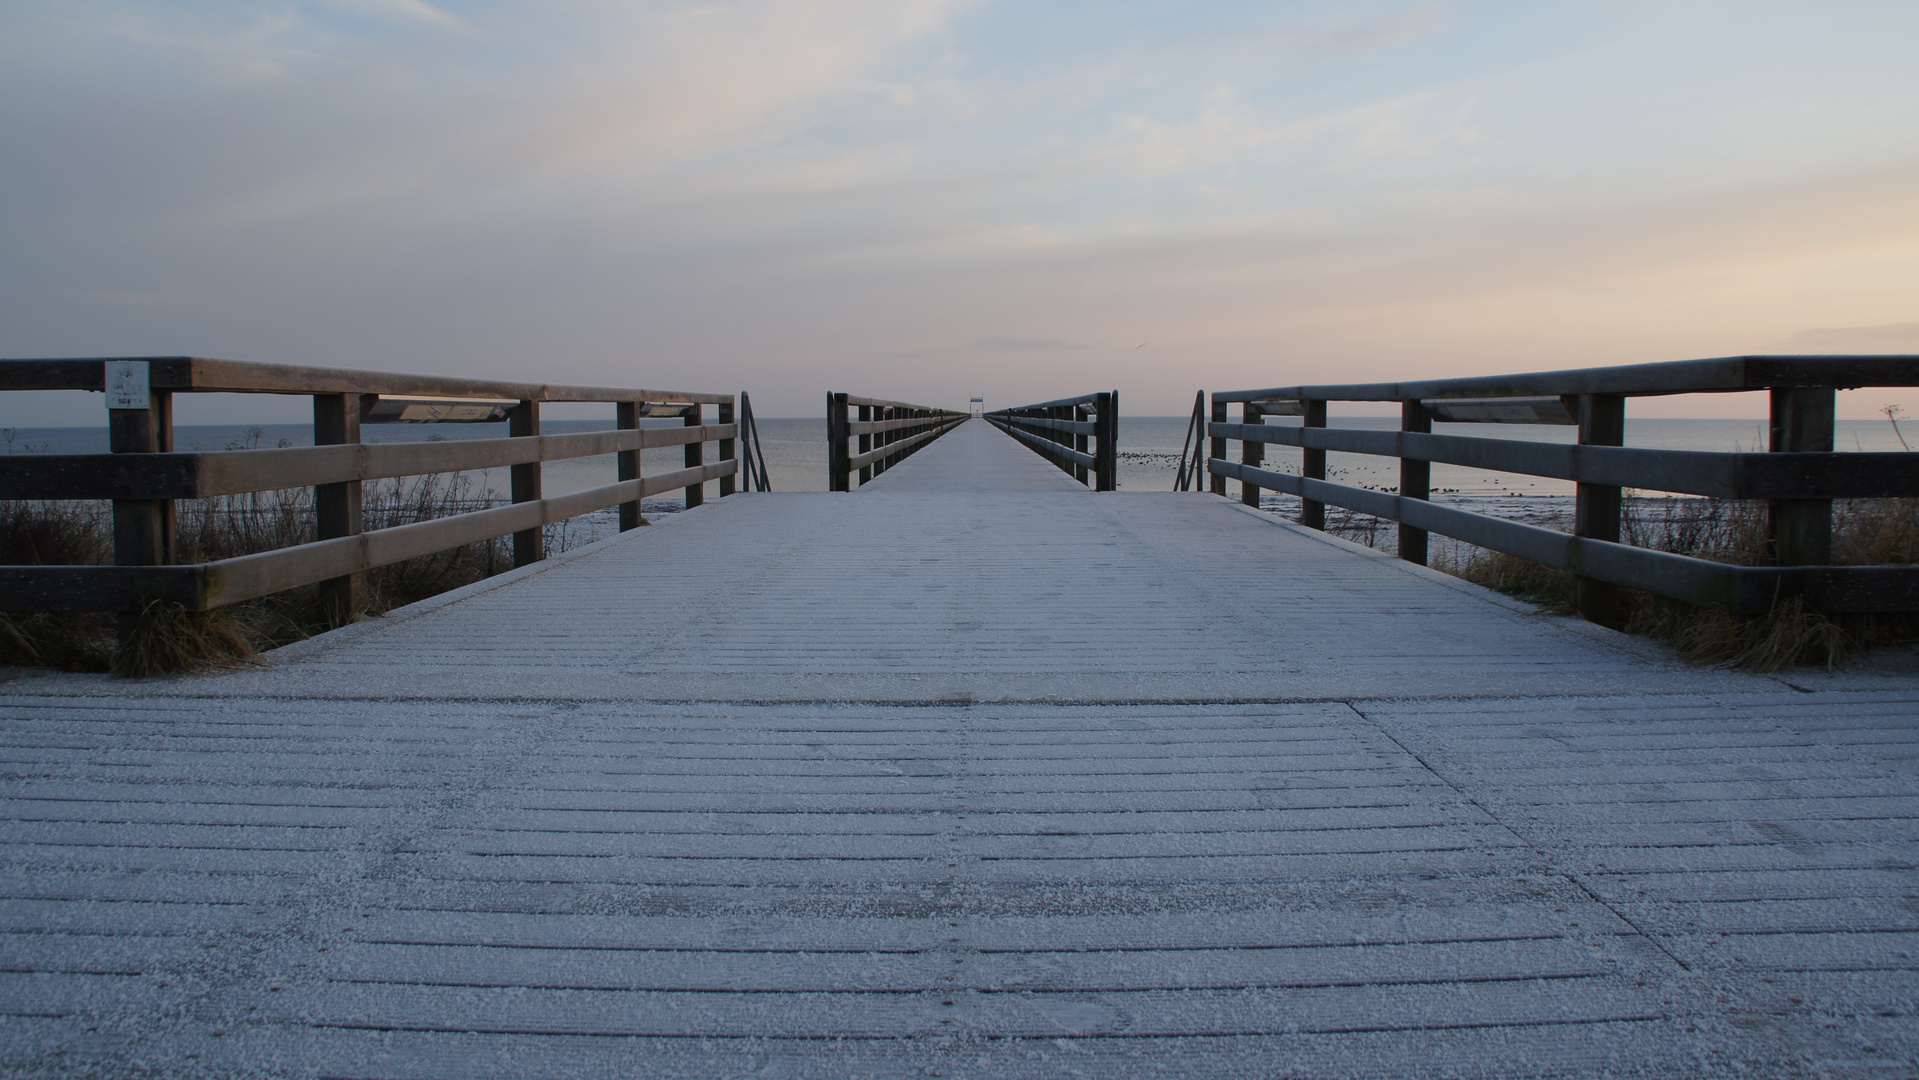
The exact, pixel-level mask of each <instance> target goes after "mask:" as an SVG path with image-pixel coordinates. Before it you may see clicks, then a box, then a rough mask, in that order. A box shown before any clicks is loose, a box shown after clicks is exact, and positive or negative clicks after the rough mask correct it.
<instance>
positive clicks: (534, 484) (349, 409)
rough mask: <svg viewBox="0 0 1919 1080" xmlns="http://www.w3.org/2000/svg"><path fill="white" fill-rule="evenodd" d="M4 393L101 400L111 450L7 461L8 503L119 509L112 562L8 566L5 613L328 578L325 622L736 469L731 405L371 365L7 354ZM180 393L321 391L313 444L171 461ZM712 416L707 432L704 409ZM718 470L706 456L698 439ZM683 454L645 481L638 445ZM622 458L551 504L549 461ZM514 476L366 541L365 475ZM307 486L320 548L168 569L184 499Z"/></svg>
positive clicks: (98, 606) (717, 399)
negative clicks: (602, 421) (376, 427)
mask: <svg viewBox="0 0 1919 1080" xmlns="http://www.w3.org/2000/svg"><path fill="white" fill-rule="evenodd" d="M0 390H92V391H95V392H101V391H105V392H106V393H107V398H108V400H107V405H108V409H107V421H108V433H109V445H110V448H111V451H112V452H111V453H108V454H73V455H13V456H5V457H0V499H53V500H80V499H111V500H112V501H113V532H114V541H113V554H114V565H112V566H4V567H0V607H3V608H4V610H10V611H121V612H134V611H139V610H140V609H141V608H142V607H143V606H144V605H145V604H147V603H148V602H151V601H153V600H169V601H174V602H177V603H179V604H181V605H183V606H185V607H186V608H188V609H191V610H206V609H210V608H216V607H221V606H223V605H227V604H233V603H237V602H239V601H243V600H251V599H254V598H256V597H261V596H266V595H268V594H270V593H276V592H281V591H283V590H286V589H292V588H297V587H299V586H303V585H312V584H316V583H317V584H320V585H321V586H322V588H323V590H324V592H325V596H324V603H325V606H326V608H327V610H328V613H329V618H330V619H331V620H332V621H333V622H335V623H338V622H342V621H345V620H347V619H349V618H351V617H352V614H353V613H354V612H355V611H356V610H357V609H358V607H359V606H360V589H361V575H362V574H363V573H364V572H365V571H367V570H369V569H372V568H374V567H377V566H385V565H388V564H391V563H396V562H401V561H404V560H407V559H412V558H417V557H419V556H422V555H429V554H433V553H435V552H440V551H445V550H448V549H452V548H458V547H464V546H466V545H468V544H474V543H478V542H481V541H485V540H491V539H494V538H497V537H502V536H506V535H508V534H512V536H513V558H514V563H515V565H520V566H524V565H526V564H528V563H532V562H535V561H537V560H539V559H540V558H542V557H543V544H542V535H541V533H542V529H543V527H544V526H546V525H548V524H551V523H553V522H557V521H562V520H565V519H567V518H571V517H576V516H578V515H581V514H586V513H591V512H592V511H595V510H600V509H604V508H606V507H610V506H618V507H619V508H620V528H621V529H623V530H624V529H631V528H635V527H637V526H639V525H642V524H644V523H645V521H644V519H643V518H642V517H641V513H640V500H641V499H644V498H646V497H648V496H651V495H657V494H659V493H661V492H666V491H671V490H673V489H676V488H680V489H684V491H685V493H686V502H687V505H688V506H689V507H692V506H698V505H699V504H700V502H701V499H702V497H703V493H704V489H705V485H706V483H707V482H709V481H713V480H718V481H719V492H720V494H721V495H722V496H725V495H730V494H732V493H733V489H734V480H733V478H734V475H735V472H736V471H737V468H738V466H737V463H736V462H735V461H734V440H735V438H736V436H737V434H738V432H737V428H736V426H735V424H734V422H733V419H734V418H733V397H732V395H730V394H700V393H687V392H683V391H674V390H643V389H628V388H615V387H597V386H550V385H545V384H538V383H517V382H499V381H491V380H482V379H455V378H443V377H439V376H431V375H400V374H389V373H383V372H372V371H346V370H335V369H330V368H310V367H290V366H283V365H277V364H256V363H242V362H234V361H227V360H204V359H199V358H195V357H159V358H136V359H112V360H6V361H0ZM182 393H248V394H301V395H312V397H313V436H314V439H313V441H314V443H315V445H314V446H310V447H290V448H281V449H272V450H224V451H214V452H209V453H175V452H174V451H173V396H174V395H175V394H182ZM544 402H611V403H613V405H614V407H615V413H616V419H615V422H616V425H617V430H610V431H589V432H582V433H579V434H570V435H541V434H540V405H541V404H542V403H544ZM709 405H711V406H716V407H717V412H718V415H717V417H716V418H715V422H714V423H708V422H706V419H705V418H704V411H705V408H706V407H707V406H709ZM648 416H652V417H656V418H657V417H664V416H676V417H680V418H682V419H683V421H684V423H683V424H682V426H680V427H677V428H671V427H669V428H661V427H650V428H642V427H641V425H640V421H641V419H642V418H644V417H648ZM499 419H504V420H505V421H506V422H507V425H508V437H507V438H503V439H469V440H446V441H433V442H423V443H384V444H381V443H362V442H361V441H360V426H361V424H362V423H378V422H382V421H387V420H392V421H399V422H409V421H433V420H440V421H450V422H460V421H468V422H471V421H484V420H499ZM709 442H718V443H719V453H718V456H719V460H718V461H713V462H708V461H705V460H704V459H705V451H704V447H705V444H706V443H709ZM682 445H683V446H684V447H685V448H686V455H685V467H684V468H681V469H678V470H675V471H673V472H669V473H665V474H662V475H658V476H649V477H642V476H641V475H640V451H641V450H642V449H645V448H649V447H664V446H682ZM601 454H615V455H617V462H618V468H619V482H618V483H615V484H609V485H606V486H604V487H596V488H592V489H590V490H587V491H578V492H574V493H572V494H568V495H559V496H554V497H551V498H546V497H543V496H542V493H541V477H540V465H541V463H542V462H546V461H557V460H561V459H565V458H577V457H591V456H597V455H601ZM503 466H504V467H509V468H510V469H511V482H512V500H513V501H512V504H511V505H505V506H498V507H493V508H490V509H486V510H479V511H474V512H471V513H463V514H455V515H452V516H449V517H444V518H438V519H435V520H432V521H422V522H417V523H415V524H410V525H401V526H395V527H393V528H386V529H378V530H374V531H371V532H363V531H362V529H361V485H362V483H363V482H365V481H368V480H377V479H383V478H387V477H397V476H414V475H420V474H426V473H446V472H459V471H463V470H474V469H490V468H499V467H503ZM295 487H312V488H313V493H314V506H315V509H316V511H317V514H316V516H317V518H318V522H317V524H318V530H317V531H318V537H319V538H318V539H317V540H316V541H314V542H312V543H306V544H298V545H295V546H292V547H286V548H280V549H278V550H274V551H266V552H260V553H257V554H249V555H241V556H237V557H234V558H227V559H220V560H218V561H215V562H206V563H199V564H195V565H173V563H174V559H175V551H174V542H173V532H174V507H173V503H174V500H176V499H204V498H210V497H214V496H221V495H234V494H242V493H246V492H257V491H273V490H279V489H285V488H295Z"/></svg>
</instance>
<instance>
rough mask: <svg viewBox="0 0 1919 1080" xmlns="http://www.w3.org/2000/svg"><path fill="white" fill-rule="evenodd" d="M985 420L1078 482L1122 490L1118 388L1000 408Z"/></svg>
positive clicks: (1103, 488)
mask: <svg viewBox="0 0 1919 1080" xmlns="http://www.w3.org/2000/svg"><path fill="white" fill-rule="evenodd" d="M986 419H987V420H989V421H991V422H992V423H993V425H994V426H996V427H998V428H999V429H1000V430H1001V431H1004V432H1006V433H1007V434H1008V435H1011V436H1012V437H1013V438H1015V439H1018V440H1019V441H1020V442H1022V443H1024V444H1026V446H1027V448H1028V449H1030V450H1032V451H1033V452H1034V453H1036V454H1038V455H1039V456H1041V457H1043V458H1045V459H1046V460H1048V461H1050V462H1052V463H1053V464H1055V465H1057V466H1059V467H1060V469H1061V470H1062V471H1064V472H1065V473H1066V474H1067V475H1068V476H1071V477H1072V478H1073V479H1075V480H1078V481H1079V482H1080V483H1082V484H1086V485H1087V486H1089V487H1092V488H1094V489H1095V490H1097V491H1117V490H1119V468H1118V465H1119V445H1118V444H1119V391H1117V390H1108V391H1102V392H1100V393H1096V394H1081V395H1080V396H1079V397H1071V398H1060V399H1059V400H1057V401H1042V402H1038V403H1036V404H1033V405H1020V406H1017V407H1014V408H1011V409H996V410H994V411H993V412H989V413H987V414H986Z"/></svg>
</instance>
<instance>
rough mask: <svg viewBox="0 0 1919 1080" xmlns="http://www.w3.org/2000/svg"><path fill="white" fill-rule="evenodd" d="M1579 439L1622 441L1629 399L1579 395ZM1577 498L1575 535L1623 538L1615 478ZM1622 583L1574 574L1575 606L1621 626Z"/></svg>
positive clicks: (1590, 617)
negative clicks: (1613, 483)
mask: <svg viewBox="0 0 1919 1080" xmlns="http://www.w3.org/2000/svg"><path fill="white" fill-rule="evenodd" d="M1578 419H1579V445H1581V446H1623V445H1625V442H1626V399H1625V398H1623V397H1620V396H1618V395H1616V394H1581V395H1579V418H1578ZM1576 491H1577V494H1576V496H1575V498H1574V503H1573V535H1574V536H1578V537H1583V538H1585V539H1588V540H1604V541H1606V542H1608V543H1613V544H1616V543H1618V542H1619V521H1620V509H1621V501H1620V489H1619V488H1617V487H1615V486H1613V485H1610V484H1580V485H1578V487H1577V488H1576ZM1621 600H1622V597H1621V595H1620V591H1619V586H1617V585H1614V584H1612V583H1611V582H1607V581H1600V580H1598V579H1596V578H1589V577H1583V576H1578V575H1575V576H1574V578H1573V607H1574V608H1576V609H1577V610H1578V611H1579V614H1580V615H1581V616H1583V617H1584V618H1585V619H1586V620H1587V621H1588V622H1595V623H1598V624H1599V625H1601V626H1609V627H1611V628H1613V629H1614V630H1618V629H1620V628H1621V627H1623V626H1625V624H1626V612H1625V606H1624V605H1623V604H1622V603H1621Z"/></svg>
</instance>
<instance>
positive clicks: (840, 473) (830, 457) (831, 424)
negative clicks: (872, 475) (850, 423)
mask: <svg viewBox="0 0 1919 1080" xmlns="http://www.w3.org/2000/svg"><path fill="white" fill-rule="evenodd" d="M846 439H847V423H846V395H845V394H836V393H833V392H832V391H830V390H829V391H827V394H826V487H827V490H828V491H851V490H853V489H852V484H851V479H852V478H851V476H850V475H848V474H850V473H851V472H852V471H853V454H852V450H851V449H850V448H849V447H848V446H847V443H846Z"/></svg>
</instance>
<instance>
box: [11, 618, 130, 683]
mask: <svg viewBox="0 0 1919 1080" xmlns="http://www.w3.org/2000/svg"><path fill="white" fill-rule="evenodd" d="M113 642H114V617H113V615H112V614H111V613H104V614H103V613H100V612H94V611H36V612H0V665H5V666H8V667H37V668H52V669H54V670H55V671H106V670H107V669H108V666H109V665H108V658H109V655H110V654H111V653H112V651H113Z"/></svg>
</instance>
